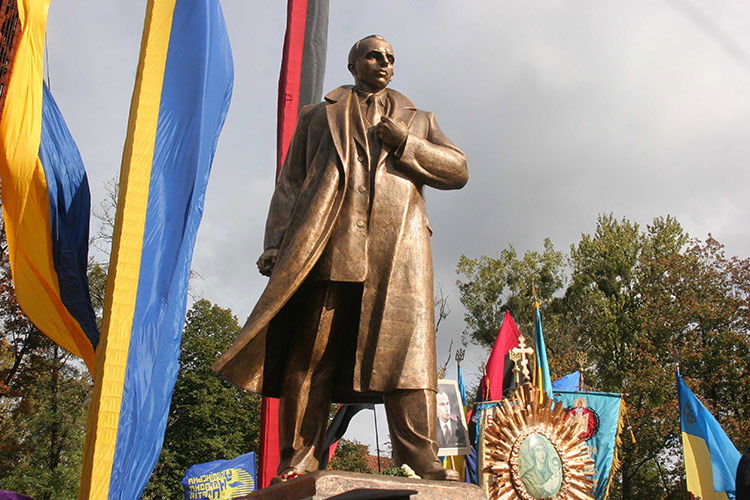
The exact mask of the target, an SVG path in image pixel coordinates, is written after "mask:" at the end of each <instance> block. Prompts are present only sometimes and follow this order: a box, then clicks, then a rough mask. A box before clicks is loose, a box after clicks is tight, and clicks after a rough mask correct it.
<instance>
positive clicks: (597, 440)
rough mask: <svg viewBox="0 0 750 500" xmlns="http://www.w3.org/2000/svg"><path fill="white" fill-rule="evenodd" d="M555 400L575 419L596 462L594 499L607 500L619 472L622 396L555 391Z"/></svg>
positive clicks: (569, 416)
mask: <svg viewBox="0 0 750 500" xmlns="http://www.w3.org/2000/svg"><path fill="white" fill-rule="evenodd" d="M555 400H556V401H559V402H561V403H562V404H563V405H564V406H565V409H566V411H567V418H569V419H570V418H572V419H575V421H576V422H577V423H578V424H579V425H580V427H581V434H582V435H583V437H585V438H586V444H587V445H588V448H589V453H591V458H593V459H594V468H595V470H594V482H595V484H596V488H595V490H594V496H595V498H597V499H601V498H605V497H606V496H607V491H608V490H609V482H610V478H611V476H612V472H613V470H614V469H616V468H617V436H618V433H619V429H620V419H621V418H622V412H621V407H622V396H621V395H620V394H611V393H606V392H578V391H555Z"/></svg>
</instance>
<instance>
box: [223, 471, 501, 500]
mask: <svg viewBox="0 0 750 500" xmlns="http://www.w3.org/2000/svg"><path fill="white" fill-rule="evenodd" d="M323 499H331V500H380V499H388V500H486V499H487V497H486V496H485V494H484V492H483V491H482V489H481V488H480V487H479V486H477V485H475V484H469V483H459V482H455V481H428V480H425V479H411V478H408V477H393V476H379V475H378V476H376V475H372V474H359V473H356V472H339V471H334V470H331V471H317V472H311V473H310V474H305V475H304V476H300V477H298V478H296V479H292V480H291V481H286V482H284V483H279V484H275V485H273V486H269V487H268V488H265V489H262V490H258V491H255V492H253V493H251V494H249V495H247V496H244V497H240V498H237V499H235V500H323Z"/></svg>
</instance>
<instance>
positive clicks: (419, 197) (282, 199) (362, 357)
mask: <svg viewBox="0 0 750 500" xmlns="http://www.w3.org/2000/svg"><path fill="white" fill-rule="evenodd" d="M394 62H395V59H394V55H393V49H392V48H391V45H390V44H389V43H388V42H387V41H386V40H385V39H383V37H381V36H379V35H371V36H368V37H366V38H364V39H362V40H360V41H358V42H357V43H356V44H354V46H353V47H352V49H351V51H350V52H349V64H348V67H349V71H350V72H351V73H352V75H353V76H354V81H355V85H354V86H353V87H352V86H343V87H339V88H337V89H335V90H333V91H332V92H330V93H329V94H328V95H327V96H326V97H325V100H324V101H323V102H321V103H319V104H314V105H310V106H307V107H305V108H303V109H302V112H301V114H300V117H299V122H298V125H297V129H296V131H295V133H294V137H293V139H292V142H291V145H290V147H289V152H288V154H287V156H286V161H285V162H284V166H283V168H282V171H281V177H280V178H279V180H278V183H277V185H276V189H275V191H274V194H273V198H272V200H271V207H270V210H269V213H268V221H267V223H266V235H265V246H264V248H265V251H264V252H263V254H262V255H261V257H260V259H259V260H258V268H259V270H260V272H261V273H263V274H265V275H269V276H270V280H269V282H268V285H267V286H266V289H265V290H264V292H263V294H262V295H261V297H260V299H259V300H258V303H257V304H256V306H255V308H254V309H253V311H252V313H251V314H250V317H249V318H248V320H247V322H246V323H245V326H244V327H243V328H242V330H241V331H240V333H239V335H238V338H237V340H236V341H235V343H234V344H233V345H232V346H231V347H230V348H229V350H228V351H227V352H226V353H224V354H223V355H222V356H221V358H220V359H219V360H218V361H217V362H216V364H215V365H214V370H216V371H217V372H218V373H219V374H220V375H221V376H222V377H224V378H226V379H227V380H229V381H230V382H232V383H234V384H235V385H237V386H238V387H241V388H243V389H246V390H248V391H251V392H255V393H259V394H263V395H265V396H274V397H280V398H281V400H280V414H279V433H280V440H281V444H280V446H281V464H280V466H279V471H278V473H279V475H283V474H289V473H303V472H307V471H313V470H317V469H318V467H319V464H320V460H321V459H322V457H323V456H325V454H326V450H325V443H324V438H325V430H326V424H327V419H328V410H329V406H330V403H331V402H337V403H355V402H378V403H380V402H382V403H384V404H385V409H386V414H387V417H388V426H389V428H390V433H391V443H392V447H393V451H394V455H395V457H396V458H397V460H398V461H399V462H400V463H406V464H408V465H409V466H410V467H411V468H412V469H414V471H416V473H417V474H419V475H420V476H422V477H423V478H426V479H457V476H456V474H455V471H451V470H446V469H443V468H442V466H441V464H440V462H439V461H438V458H437V456H436V453H437V443H436V421H437V417H436V407H435V391H436V382H437V381H436V366H435V325H434V311H433V284H432V256H431V252H430V233H431V230H430V227H429V222H428V220H427V215H426V213H425V206H424V197H423V194H422V190H423V187H424V186H430V187H434V188H438V189H459V188H461V187H462V186H463V185H464V184H466V181H467V179H468V172H467V168H466V158H465V156H464V154H463V153H462V152H461V150H459V149H458V148H457V147H456V146H454V145H453V144H452V143H451V142H450V140H448V138H447V137H446V136H445V135H443V133H442V132H441V131H440V128H439V127H438V125H437V122H436V121H435V118H434V116H433V115H432V113H429V112H425V111H420V110H418V109H417V108H416V107H415V106H414V104H412V102H411V101H410V100H409V99H408V98H406V97H405V96H403V95H402V94H400V93H398V92H396V91H394V90H391V89H388V88H386V87H387V86H388V84H389V83H390V81H391V78H392V77H393V64H394Z"/></svg>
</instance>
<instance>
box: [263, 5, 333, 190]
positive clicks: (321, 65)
mask: <svg viewBox="0 0 750 500" xmlns="http://www.w3.org/2000/svg"><path fill="white" fill-rule="evenodd" d="M327 45H328V0H289V3H288V4H287V17H286V36H285V37H284V55H283V59H282V61H281V75H279V108H278V123H277V126H278V129H277V135H276V153H277V154H276V160H277V165H276V176H277V177H278V175H279V172H281V166H282V165H283V164H284V158H286V152H287V149H288V148H289V142H291V140H292V135H293V134H294V128H295V127H296V126H297V117H298V116H299V112H300V110H301V109H302V107H303V106H306V105H308V104H313V103H316V102H318V101H320V99H321V96H322V95H323V77H324V76H325V67H326V50H327Z"/></svg>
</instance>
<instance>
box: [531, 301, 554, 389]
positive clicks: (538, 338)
mask: <svg viewBox="0 0 750 500" xmlns="http://www.w3.org/2000/svg"><path fill="white" fill-rule="evenodd" d="M534 314H535V321H534V345H535V346H536V365H535V373H534V382H535V383H534V385H536V387H537V388H538V389H539V390H540V391H544V392H546V393H547V396H548V397H549V398H550V399H552V379H551V378H550V375H549V363H548V362H547V348H546V346H545V345H544V332H543V331H542V315H541V314H540V313H539V302H538V301H535V302H534Z"/></svg>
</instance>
